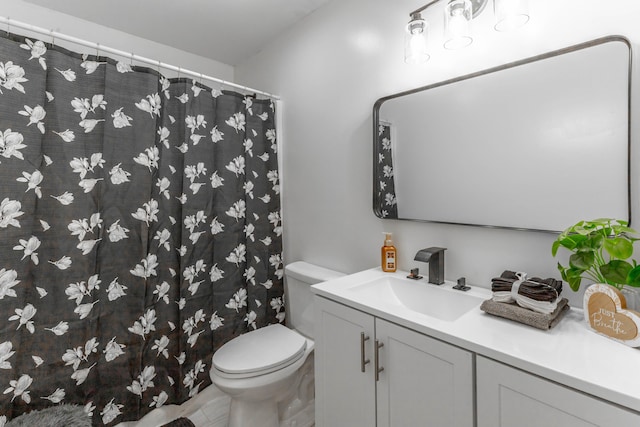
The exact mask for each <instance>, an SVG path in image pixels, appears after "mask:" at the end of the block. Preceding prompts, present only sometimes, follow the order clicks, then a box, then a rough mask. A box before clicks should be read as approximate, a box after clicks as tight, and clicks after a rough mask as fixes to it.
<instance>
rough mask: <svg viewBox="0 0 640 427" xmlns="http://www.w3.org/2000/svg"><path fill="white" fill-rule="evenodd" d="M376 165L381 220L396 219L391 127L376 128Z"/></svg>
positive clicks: (396, 206)
mask: <svg viewBox="0 0 640 427" xmlns="http://www.w3.org/2000/svg"><path fill="white" fill-rule="evenodd" d="M376 142H377V144H378V153H380V154H379V157H378V159H377V160H378V163H377V164H376V176H377V177H378V178H379V181H378V183H377V185H378V189H377V191H378V198H377V200H378V203H380V205H379V206H377V208H378V209H379V211H380V213H381V215H382V217H383V218H388V219H396V218H398V203H397V202H398V201H397V199H396V187H395V179H394V177H393V150H392V143H391V125H390V124H387V123H381V124H380V125H379V126H378V137H377V140H376Z"/></svg>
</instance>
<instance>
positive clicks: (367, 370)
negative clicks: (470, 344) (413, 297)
mask: <svg viewBox="0 0 640 427" xmlns="http://www.w3.org/2000/svg"><path fill="white" fill-rule="evenodd" d="M315 310H316V333H315V338H316V350H315V366H316V374H315V382H316V425H317V426H318V427H342V426H344V427H347V426H348V427H358V426H362V427H373V426H377V427H404V426H406V427H414V426H440V427H448V426H451V427H467V426H468V427H472V426H474V409H473V408H474V405H473V397H474V382H473V353H471V352H469V351H466V350H462V349H460V348H458V347H455V346H452V345H450V344H446V343H444V342H442V341H438V340H435V339H433V338H430V337H428V336H426V335H423V334H420V333H418V332H414V331H412V330H409V329H407V328H404V327H401V326H398V325H396V324H393V323H390V322H387V321H385V320H383V319H379V318H376V317H375V316H372V315H370V314H366V313H363V312H361V311H358V310H355V309H353V308H349V307H347V306H344V305H342V304H338V303H335V302H333V301H330V300H327V299H325V298H322V297H317V296H316V297H315Z"/></svg>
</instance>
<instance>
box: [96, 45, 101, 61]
mask: <svg viewBox="0 0 640 427" xmlns="http://www.w3.org/2000/svg"><path fill="white" fill-rule="evenodd" d="M99 60H100V43H96V61H99Z"/></svg>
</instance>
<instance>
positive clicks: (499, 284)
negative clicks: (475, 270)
mask: <svg viewBox="0 0 640 427" xmlns="http://www.w3.org/2000/svg"><path fill="white" fill-rule="evenodd" d="M518 274H519V273H516V272H513V271H510V270H505V271H504V272H503V273H502V274H501V275H500V277H495V278H493V279H491V290H492V291H493V292H494V293H495V292H511V288H512V286H513V284H514V283H515V282H516V281H518V280H520V278H519V277H518ZM524 277H525V280H524V281H521V283H520V287H519V288H518V294H520V295H523V296H525V297H527V298H530V299H532V300H535V301H547V302H551V301H555V300H556V299H558V296H559V295H560V293H561V292H562V281H561V280H556V279H553V278H548V279H541V278H539V277H531V278H526V273H525V274H524Z"/></svg>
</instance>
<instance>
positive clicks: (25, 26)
mask: <svg viewBox="0 0 640 427" xmlns="http://www.w3.org/2000/svg"><path fill="white" fill-rule="evenodd" d="M0 23H5V24H7V34H11V27H17V28H21V29H23V30H27V31H33V32H35V33H39V34H42V35H48V36H50V37H51V39H52V42H51V43H52V44H55V40H56V39H59V40H64V41H68V42H71V43H74V44H78V45H81V46H85V47H89V48H92V49H96V51H97V52H98V53H100V52H106V53H110V54H113V55H117V56H120V57H122V58H131V61H137V62H143V63H145V64H148V65H153V66H155V67H158V68H164V69H167V70H172V71H176V72H178V75H183V74H185V75H189V76H191V77H194V78H199V79H200V80H209V81H214V82H216V83H220V84H223V85H225V86H229V87H233V88H236V89H240V90H243V91H246V92H252V93H255V94H258V95H263V96H266V97H269V98H272V99H274V100H279V99H280V97H279V96H278V95H274V94H272V93H268V92H264V91H261V90H257V89H253V88H250V87H247V86H242V85H239V84H236V83H232V82H229V81H226V80H222V79H219V78H217V77H212V76H208V75H206V74H202V73H196V72H195V71H190V70H187V69H184V68H181V67H176V66H175V65H170V64H166V63H164V62H160V61H157V60H155V59H149V58H145V57H144V56H139V55H136V54H134V53H131V52H125V51H123V50H118V49H114V48H111V47H108V46H103V45H101V44H100V43H94V42H90V41H87V40H83V39H80V38H77V37H73V36H69V35H66V34H62V33H59V32H57V31H53V30H47V29H45V28H41V27H37V26H35V25H31V24H26V23H24V22H20V21H16V20H14V19H11V18H10V17H6V18H5V17H4V16H0Z"/></svg>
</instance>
